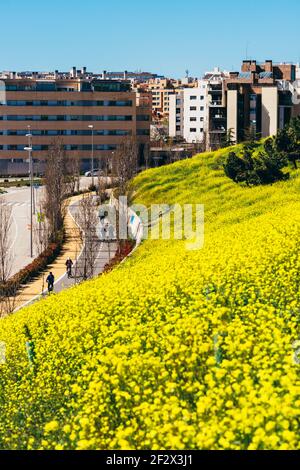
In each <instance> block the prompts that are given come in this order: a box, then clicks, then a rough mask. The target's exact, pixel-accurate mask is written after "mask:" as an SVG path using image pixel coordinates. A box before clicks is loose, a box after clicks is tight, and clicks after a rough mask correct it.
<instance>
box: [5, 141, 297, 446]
mask: <svg viewBox="0 0 300 470" xmlns="http://www.w3.org/2000/svg"><path fill="white" fill-rule="evenodd" d="M227 152H228V150H222V151H219V152H217V153H214V154H206V155H204V156H203V155H201V156H197V157H195V158H193V159H192V160H187V161H183V162H179V163H176V164H174V165H171V166H167V167H163V168H159V169H153V170H149V171H146V172H144V173H142V174H141V175H139V176H138V177H137V179H136V188H137V194H136V202H139V203H144V204H146V205H150V204H152V203H169V204H174V203H181V204H185V203H188V204H191V203H200V204H204V205H205V245H204V248H203V249H202V250H198V251H188V250H186V242H185V241H184V240H169V241H164V240H147V241H145V242H144V243H143V245H142V246H141V247H140V248H139V249H138V250H137V251H136V252H135V254H134V256H133V257H132V258H131V259H129V260H128V261H127V262H126V263H125V264H123V265H122V266H120V267H119V268H117V269H116V270H115V271H114V272H112V273H110V274H107V275H104V276H102V277H101V278H100V279H97V280H94V281H92V282H88V283H86V284H84V285H82V286H80V287H77V288H74V289H71V290H69V291H66V292H64V293H62V294H60V295H58V296H53V297H52V298H50V299H47V300H45V301H42V302H40V303H37V304H35V305H34V306H32V307H30V308H27V309H25V310H24V311H22V312H19V313H17V314H15V315H13V316H11V317H9V318H7V319H5V320H2V321H1V322H0V341H3V342H5V343H6V363H5V364H3V365H0V448H2V449H9V448H13V449H15V448H22V449H261V448H263V449H275V448H281V449H298V448H299V447H300V444H299V441H300V438H299V433H298V429H299V419H300V415H299V406H300V381H299V365H298V364H297V360H295V357H294V356H295V354H294V350H293V346H294V347H295V341H297V340H298V338H299V304H300V299H299V281H300V274H299V268H300V260H299V252H300V248H299V233H300V201H299V190H300V175H299V172H295V173H294V174H293V175H292V177H291V179H290V180H289V181H287V182H280V183H277V184H274V185H272V186H267V187H256V188H243V187H240V186H238V185H236V184H234V183H233V182H231V181H230V180H229V179H227V178H226V177H225V176H224V172H223V170H222V165H221V163H222V158H223V156H224V155H225V154H226V153H227ZM25 324H26V325H28V327H29V330H30V332H31V334H32V341H33V343H34V348H35V363H34V365H30V363H29V361H28V357H27V353H26V345H25V342H26V337H25V335H24V325H25Z"/></svg>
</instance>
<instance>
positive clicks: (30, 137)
mask: <svg viewBox="0 0 300 470" xmlns="http://www.w3.org/2000/svg"><path fill="white" fill-rule="evenodd" d="M26 137H28V147H25V149H24V150H27V151H28V155H29V178H30V257H31V258H33V164H32V163H33V162H32V134H31V132H30V126H28V134H26Z"/></svg>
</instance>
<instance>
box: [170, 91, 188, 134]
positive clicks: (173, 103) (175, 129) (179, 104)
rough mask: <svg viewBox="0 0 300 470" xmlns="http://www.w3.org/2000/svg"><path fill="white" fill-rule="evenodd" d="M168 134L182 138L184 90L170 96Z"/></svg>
mask: <svg viewBox="0 0 300 470" xmlns="http://www.w3.org/2000/svg"><path fill="white" fill-rule="evenodd" d="M169 101H170V106H169V108H170V110H169V136H170V137H172V138H177V139H179V138H180V139H183V131H184V91H183V90H180V91H179V92H178V93H177V94H174V95H171V96H170V100H169Z"/></svg>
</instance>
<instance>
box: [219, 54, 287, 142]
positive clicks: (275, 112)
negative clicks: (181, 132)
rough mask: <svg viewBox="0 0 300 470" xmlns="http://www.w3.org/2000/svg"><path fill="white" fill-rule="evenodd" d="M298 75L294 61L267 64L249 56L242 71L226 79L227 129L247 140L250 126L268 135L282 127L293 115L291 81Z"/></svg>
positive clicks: (254, 130)
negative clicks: (249, 58) (291, 62)
mask: <svg viewBox="0 0 300 470" xmlns="http://www.w3.org/2000/svg"><path fill="white" fill-rule="evenodd" d="M295 79H296V66H295V65H293V64H273V62H272V61H271V60H267V61H266V62H265V63H263V64H259V63H257V62H256V61H255V60H251V61H250V60H246V61H244V62H243V64H242V69H241V72H232V73H230V78H229V79H228V80H226V88H225V91H226V98H227V130H228V131H229V130H231V131H232V135H233V137H234V140H236V141H238V142H239V141H242V140H244V137H245V133H246V132H248V131H249V130H250V132H252V133H253V134H254V135H258V136H262V137H268V136H272V135H275V134H276V133H277V131H278V129H282V128H283V127H284V126H285V125H286V124H287V123H288V122H289V121H290V119H291V117H292V115H293V92H292V87H291V84H292V83H293V82H294V81H295Z"/></svg>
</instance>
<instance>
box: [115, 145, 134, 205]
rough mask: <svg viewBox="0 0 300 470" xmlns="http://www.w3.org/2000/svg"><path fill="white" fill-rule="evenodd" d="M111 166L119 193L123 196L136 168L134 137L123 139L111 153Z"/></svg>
mask: <svg viewBox="0 0 300 470" xmlns="http://www.w3.org/2000/svg"><path fill="white" fill-rule="evenodd" d="M112 166H113V174H114V175H115V176H116V179H117V186H118V192H119V195H120V196H125V195H126V191H127V189H128V183H129V181H130V180H131V179H132V178H133V176H134V175H135V174H136V173H137V170H138V146H137V142H136V138H135V137H127V138H125V139H124V140H123V142H122V143H121V145H120V146H119V148H118V149H117V150H116V152H114V154H113V158H112Z"/></svg>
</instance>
